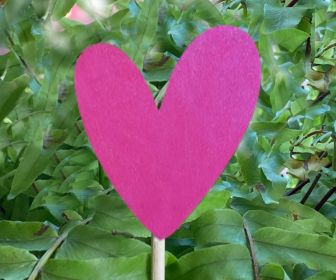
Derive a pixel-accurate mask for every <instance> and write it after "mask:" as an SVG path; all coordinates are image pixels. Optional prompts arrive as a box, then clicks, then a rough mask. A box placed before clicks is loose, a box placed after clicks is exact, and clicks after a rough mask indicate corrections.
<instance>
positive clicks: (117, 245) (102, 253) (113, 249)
mask: <svg viewBox="0 0 336 280" xmlns="http://www.w3.org/2000/svg"><path fill="white" fill-rule="evenodd" d="M150 248H151V247H150V246H149V245H147V244H146V243H144V242H141V241H139V240H136V239H130V238H125V237H124V236H113V234H111V232H108V231H104V230H100V229H97V228H94V227H91V226H77V227H76V228H75V229H73V230H72V231H71V232H70V233H69V235H68V237H67V239H66V240H65V241H64V243H63V244H62V246H61V247H60V248H59V249H58V250H57V254H56V256H55V258H56V259H71V260H76V259H77V260H85V259H94V258H108V257H132V256H136V255H139V254H141V253H149V252H150Z"/></svg>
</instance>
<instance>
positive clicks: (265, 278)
mask: <svg viewBox="0 0 336 280" xmlns="http://www.w3.org/2000/svg"><path fill="white" fill-rule="evenodd" d="M259 276H260V280H291V279H290V278H289V277H288V275H287V274H286V272H285V270H284V269H283V268H282V266H280V265H277V264H266V265H264V266H263V267H262V268H261V271H260V275H259Z"/></svg>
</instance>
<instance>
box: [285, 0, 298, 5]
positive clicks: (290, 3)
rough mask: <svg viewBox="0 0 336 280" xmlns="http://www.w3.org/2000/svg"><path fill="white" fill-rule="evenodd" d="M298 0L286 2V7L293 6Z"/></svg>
mask: <svg viewBox="0 0 336 280" xmlns="http://www.w3.org/2000/svg"><path fill="white" fill-rule="evenodd" d="M297 2H299V0H292V1H290V2H289V3H288V5H287V7H293V6H294V5H295V4H296V3H297Z"/></svg>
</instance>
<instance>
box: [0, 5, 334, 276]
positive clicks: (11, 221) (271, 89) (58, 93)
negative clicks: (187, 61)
mask: <svg viewBox="0 0 336 280" xmlns="http://www.w3.org/2000/svg"><path fill="white" fill-rule="evenodd" d="M74 5H75V6H74ZM78 7H80V10H79V8H78ZM76 9H77V12H78V11H81V16H77V18H78V20H79V21H75V20H74V18H75V17H76V15H75V10H76ZM335 13H336V2H335V0H327V1H322V0H310V1H306V0H298V1H297V0H292V1H280V0H259V1H254V0H246V1H239V0H238V1H237V0H229V1H212V2H210V1H209V0H194V1H191V0H190V1H182V0H165V1H159V0H155V1H149V0H144V1H136V0H129V1H114V0H105V1H103V0H100V1H84V0H71V1H56V0H22V1H9V0H7V1H6V0H2V1H0V97H1V98H0V279H6V280H8V279H15V280H17V279H25V278H29V279H30V280H33V279H48V280H54V279H70V278H71V279H81V280H82V279H149V278H150V276H149V275H150V273H149V271H150V233H149V232H148V231H147V230H146V229H145V228H144V227H143V226H142V225H141V224H140V223H139V222H138V221H137V220H136V218H135V217H134V216H133V215H132V213H131V212H130V211H129V210H128V209H127V207H126V206H125V205H124V203H123V202H122V200H121V199H120V198H119V196H118V195H117V194H116V192H115V191H114V189H113V186H111V185H110V183H109V181H108V180H107V178H106V176H105V175H104V172H103V170H102V168H101V167H100V165H99V163H98V161H97V159H96V158H95V156H94V154H93V152H92V150H91V148H90V145H89V143H88V140H87V137H86V135H85V132H84V130H83V125H82V122H81V120H80V117H79V113H78V109H77V105H76V100H75V95H74V89H73V66H74V63H75V61H76V58H77V57H78V55H79V54H80V52H81V51H82V50H83V49H84V48H85V47H86V46H88V45H90V44H92V43H96V42H110V43H113V44H116V45H117V46H118V47H120V48H121V49H122V50H124V51H125V52H126V53H128V55H129V56H130V57H131V58H132V59H133V60H134V61H135V63H136V64H137V66H138V67H139V69H140V70H141V71H142V73H143V75H144V77H145V79H146V80H147V82H148V85H149V86H150V88H151V90H152V93H153V98H155V100H156V103H157V104H159V105H160V103H161V101H162V98H163V96H164V93H165V85H166V83H167V81H168V80H169V76H170V73H171V71H172V69H173V68H174V66H175V64H176V62H177V60H178V58H179V57H180V56H181V54H182V53H183V51H184V49H185V48H186V46H187V45H188V44H189V43H190V42H191V41H192V40H193V38H195V36H197V35H198V34H200V33H201V32H202V31H204V30H206V29H208V28H210V27H212V26H215V25H223V24H228V25H235V26H239V27H240V28H242V29H243V30H245V31H247V32H248V33H249V34H250V35H251V36H252V37H253V39H254V40H255V42H256V45H257V47H258V49H259V53H260V57H261V61H262V87H261V92H260V98H259V102H258V107H257V109H256V111H255V115H254V118H253V120H252V122H251V124H250V128H249V130H248V131H247V132H246V134H245V137H244V139H243V141H242V143H241V145H240V147H239V149H238V151H237V153H236V154H235V156H234V157H233V158H232V160H231V162H230V164H229V166H228V167H227V168H226V170H225V172H224V173H223V174H222V175H221V177H220V178H219V179H218V181H217V183H216V185H215V186H214V187H213V189H212V190H211V191H210V192H209V194H208V196H207V197H206V198H205V199H204V200H203V201H202V203H201V204H200V205H199V207H198V208H197V209H195V211H194V212H193V214H192V215H191V216H190V217H189V218H188V219H187V220H186V222H185V223H184V224H183V225H182V226H181V228H180V229H179V230H178V231H177V232H176V233H175V234H174V235H173V236H171V237H170V238H168V239H167V261H166V271H167V279H262V280H266V279H281V280H288V279H292V280H302V279H307V280H308V279H310V280H313V279H314V280H318V279H323V280H325V279H336V270H335V263H336V254H335V252H336V239H335V237H336V235H335V223H336V219H335V217H336V195H335V193H336V149H335V147H336V122H335V120H336V106H335V101H336V100H335V96H336V78H335V77H336V75H335V74H336V62H335V61H336V60H335V53H336V51H335V47H336V17H335ZM223 51H225V50H223ZM242 78H243V77H242ZM223 109H224V108H223ZM228 133H229V132H228Z"/></svg>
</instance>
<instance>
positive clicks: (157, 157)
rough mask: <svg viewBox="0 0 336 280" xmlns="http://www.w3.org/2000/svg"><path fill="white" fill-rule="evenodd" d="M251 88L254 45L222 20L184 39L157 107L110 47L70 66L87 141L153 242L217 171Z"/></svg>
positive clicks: (248, 104) (250, 106) (236, 135)
mask: <svg viewBox="0 0 336 280" xmlns="http://www.w3.org/2000/svg"><path fill="white" fill-rule="evenodd" d="M259 85H260V62H259V56H258V51H257V49H256V47H255V44H254V42H253V41H252V39H251V38H250V37H249V36H248V34H246V33H245V32H243V31H241V30H239V29H238V28H235V27H230V26H219V27H215V28H212V29H209V30H208V31H206V32H204V33H203V34H201V35H200V36H198V37H197V38H196V39H195V40H194V41H193V42H192V43H191V44H190V46H189V47H188V48H187V50H186V51H185V52H184V54H183V56H182V57H181V59H180V61H179V62H178V64H177V66H176V67H175V69H174V71H173V73H172V75H171V78H170V81H169V83H168V87H167V91H166V94H165V97H164V99H163V103H162V106H161V108H160V109H158V108H157V107H156V105H155V103H154V99H153V97H152V94H151V92H150V90H149V88H148V86H147V84H146V82H145V80H144V79H143V77H142V75H141V73H140V71H139V70H138V69H137V67H136V66H135V65H134V64H133V62H132V61H131V60H130V59H129V58H128V57H127V55H126V54H124V53H123V52H122V51H121V50H119V49H118V48H117V47H114V46H112V45H109V44H96V45H93V46H90V47H89V48H87V49H86V50H85V51H84V52H83V53H82V55H81V56H80V58H79V59H78V61H77V64H76V70H75V88H76V94H77V99H78V104H79V109H80V113H81V116H82V119H83V122H84V127H85V130H86V132H87V134H88V137H89V140H90V142H91V144H92V147H93V149H94V151H95V153H96V155H97V157H98V159H99V161H100V162H101V164H102V166H103V168H104V170H105V172H106V173H107V175H108V177H109V179H110V180H111V182H112V183H113V184H114V186H115V188H116V190H117V191H118V193H119V194H120V195H121V197H122V198H123V200H124V201H125V202H126V204H127V205H128V207H129V208H130V209H131V210H132V211H133V213H134V214H135V215H136V216H137V217H138V218H139V220H140V221H141V222H142V223H143V224H144V225H145V226H146V227H147V228H148V229H149V230H150V231H151V232H152V233H153V234H154V235H155V236H157V237H158V238H165V237H167V236H169V235H170V234H172V233H173V232H174V231H175V230H176V229H177V228H178V227H179V225H180V224H181V223H182V222H183V221H184V220H185V218H186V217H187V216H188V215H189V214H190V213H191V211H192V210H193V209H194V208H195V207H196V206H197V204H198V203H199V202H200V201H201V199H202V198H203V197H204V196H205V194H206V193H207V191H208V190H209V189H210V188H211V186H213V184H214V183H215V181H216V179H217V178H218V176H219V175H220V174H221V172H222V171H223V169H224V168H225V166H226V164H227V163H228V161H229V160H230V158H231V156H232V155H233V153H234V151H235V150H236V148H237V146H238V144H239V142H240V140H241V138H242V136H243V134H244V132H245V130H246V128H247V126H248V124H249V121H250V119H251V116H252V113H253V111H254V108H255V105H256V101H257V98H258V92H259Z"/></svg>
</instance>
